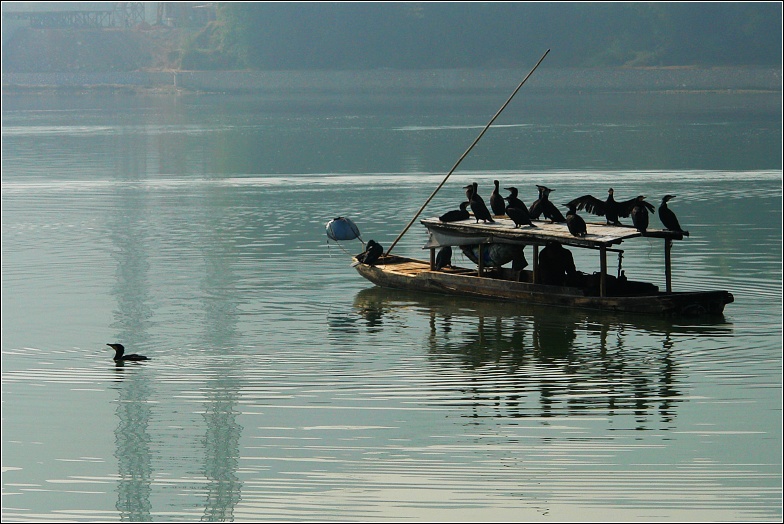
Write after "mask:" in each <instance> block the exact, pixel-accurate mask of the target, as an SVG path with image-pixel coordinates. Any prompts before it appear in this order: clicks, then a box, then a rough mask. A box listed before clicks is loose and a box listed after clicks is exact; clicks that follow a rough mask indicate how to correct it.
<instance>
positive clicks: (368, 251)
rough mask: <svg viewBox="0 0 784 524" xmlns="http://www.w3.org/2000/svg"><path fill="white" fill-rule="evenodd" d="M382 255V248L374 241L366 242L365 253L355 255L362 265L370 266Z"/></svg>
mask: <svg viewBox="0 0 784 524" xmlns="http://www.w3.org/2000/svg"><path fill="white" fill-rule="evenodd" d="M383 253H384V248H383V247H381V244H379V243H378V242H376V241H375V240H368V242H367V244H365V251H364V252H362V253H360V254H359V255H357V257H356V258H357V260H359V261H360V262H362V263H363V264H367V265H369V266H372V265H373V263H374V262H375V261H376V260H378V258H379V257H380V256H381V255H382V254H383Z"/></svg>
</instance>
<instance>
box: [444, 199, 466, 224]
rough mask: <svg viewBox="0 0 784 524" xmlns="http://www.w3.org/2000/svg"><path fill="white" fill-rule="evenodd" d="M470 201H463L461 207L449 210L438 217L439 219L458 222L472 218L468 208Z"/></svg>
mask: <svg viewBox="0 0 784 524" xmlns="http://www.w3.org/2000/svg"><path fill="white" fill-rule="evenodd" d="M470 203H471V202H461V203H460V209H454V210H452V211H447V212H446V213H444V214H443V215H441V216H440V217H438V219H439V220H440V221H441V222H457V221H458V220H465V219H466V218H470V217H471V213H469V212H468V209H467V208H468V205H469V204H470Z"/></svg>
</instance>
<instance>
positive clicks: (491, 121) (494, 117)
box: [386, 49, 550, 255]
mask: <svg viewBox="0 0 784 524" xmlns="http://www.w3.org/2000/svg"><path fill="white" fill-rule="evenodd" d="M549 52H550V50H549V49H548V50H547V51H545V52H544V54H543V55H542V58H540V59H539V61H538V62H537V63H536V65H535V66H534V67H533V69H531V71H529V72H528V74H527V75H525V78H523V81H522V82H520V84H519V85H518V86H517V88H516V89H515V90H514V91H513V92H512V94H511V95H510V96H509V98H508V99H507V100H506V102H504V105H502V106H501V109H499V110H498V111H497V112H496V114H495V115H493V118H491V119H490V121H489V122H488V123H487V125H486V126H485V127H484V129H482V132H481V133H479V136H477V137H476V139H474V141H473V142H472V143H471V145H470V146H468V149H466V151H465V153H463V154H462V155H461V156H460V158H458V159H457V162H455V165H454V166H452V169H450V170H449V173H447V174H446V176H445V177H444V179H443V180H442V181H441V183H440V184H438V187H436V189H435V191H433V193H432V194H431V195H430V197H428V199H427V200H425V203H424V204H422V207H420V208H419V211H417V213H416V215H414V218H412V219H411V221H410V222H409V223H408V225H407V226H406V227H405V228H404V229H403V231H401V232H400V234H399V235H398V236H397V238H396V239H395V241H394V242H392V245H391V246H389V249H387V252H386V254H387V255H389V253H391V252H392V248H394V247H395V245H397V243H398V241H400V239H401V238H403V235H405V234H406V232H407V231H408V230H409V228H410V227H411V226H412V225H413V224H414V221H416V219H417V218H418V217H419V215H421V214H422V211H424V210H425V208H426V207H427V205H428V204H429V203H430V201H431V200H433V197H435V196H436V193H438V191H439V190H440V189H441V188H442V187H443V186H444V184H446V181H447V180H448V179H449V177H450V176H452V173H454V172H455V169H457V166H459V165H460V163H461V162H462V161H463V159H464V158H465V157H467V156H468V153H469V152H471V150H472V149H473V148H474V146H475V145H476V144H477V142H479V140H481V139H482V136H483V135H484V134H485V132H486V131H487V130H488V129H489V128H490V126H491V125H493V122H495V119H496V118H498V115H500V114H501V112H502V111H503V110H504V109H506V106H508V105H509V102H511V101H512V98H514V96H515V95H516V94H517V92H518V91H519V90H520V88H521V87H523V84H525V82H526V81H527V80H528V78H529V77H530V76H531V75H532V74H533V73H534V71H536V68H537V67H539V64H541V63H542V61H543V60H544V57H546V56H547V53H549Z"/></svg>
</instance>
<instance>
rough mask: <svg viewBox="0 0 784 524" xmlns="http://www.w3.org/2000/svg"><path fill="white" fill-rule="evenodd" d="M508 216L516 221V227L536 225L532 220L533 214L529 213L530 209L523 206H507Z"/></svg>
mask: <svg viewBox="0 0 784 524" xmlns="http://www.w3.org/2000/svg"><path fill="white" fill-rule="evenodd" d="M506 216H508V217H509V218H511V219H512V222H514V224H515V227H520V226H533V227H536V226H534V223H533V222H531V216H530V215H529V214H528V210H527V209H526V208H525V206H523V207H514V206H512V205H508V206H506Z"/></svg>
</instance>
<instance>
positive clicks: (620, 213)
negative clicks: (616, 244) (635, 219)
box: [566, 188, 652, 226]
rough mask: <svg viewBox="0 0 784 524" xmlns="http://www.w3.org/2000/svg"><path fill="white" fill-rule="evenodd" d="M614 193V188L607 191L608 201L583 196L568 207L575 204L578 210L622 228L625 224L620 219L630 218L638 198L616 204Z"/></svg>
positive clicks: (591, 196)
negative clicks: (603, 218) (602, 217)
mask: <svg viewBox="0 0 784 524" xmlns="http://www.w3.org/2000/svg"><path fill="white" fill-rule="evenodd" d="M613 193H614V192H613V188H610V189H609V190H608V191H607V200H605V201H601V200H599V199H598V198H596V197H595V196H593V195H583V196H581V197H578V198H575V199H574V200H572V201H571V202H569V203H568V204H566V205H567V206H569V205H571V204H574V205H575V206H576V209H577V210H580V209H585V210H586V211H588V212H589V213H592V214H594V215H599V216H604V217H605V218H606V219H607V223H608V224H611V225H613V226H621V225H623V224H621V221H620V217H628V216H629V215H630V214H631V212H632V209H634V206H635V204H637V198H632V199H631V200H625V201H623V202H616V201H615V198H614V196H613ZM648 205H650V204H648ZM651 207H652V206H651Z"/></svg>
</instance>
